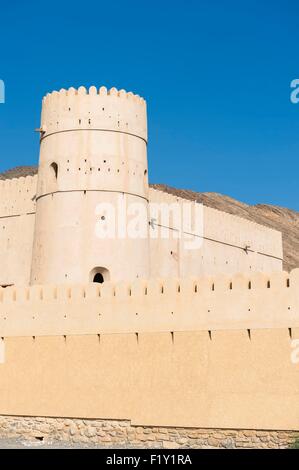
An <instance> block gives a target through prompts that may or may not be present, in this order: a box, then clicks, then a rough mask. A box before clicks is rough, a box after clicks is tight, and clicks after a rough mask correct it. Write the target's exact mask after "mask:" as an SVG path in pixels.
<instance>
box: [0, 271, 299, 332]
mask: <svg viewBox="0 0 299 470" xmlns="http://www.w3.org/2000/svg"><path fill="white" fill-rule="evenodd" d="M277 328H285V329H288V330H289V335H290V337H291V336H292V328H299V269H296V270H294V271H292V272H291V273H286V272H281V273H272V274H269V275H268V274H264V273H253V274H251V275H244V274H240V275H235V276H231V277H230V276H226V275H218V276H214V277H202V278H193V279H191V278H190V279H164V280H163V279H152V280H147V281H146V280H138V281H134V282H132V283H129V282H119V283H112V282H106V283H104V284H102V285H99V284H92V283H91V284H86V285H82V284H80V285H67V284H64V285H44V286H39V285H35V286H31V287H11V288H6V289H0V336H2V337H6V336H39V335H40V336H44V335H46V336H48V335H77V334H102V333H105V334H111V333H150V332H180V331H181V332H182V331H207V332H208V331H210V332H212V331H216V330H242V329H244V330H251V329H277Z"/></svg>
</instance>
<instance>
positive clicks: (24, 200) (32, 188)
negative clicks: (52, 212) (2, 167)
mask: <svg viewBox="0 0 299 470" xmlns="http://www.w3.org/2000/svg"><path fill="white" fill-rule="evenodd" d="M36 189H37V176H26V177H20V178H12V179H6V180H1V181H0V218H4V217H12V216H19V215H24V214H32V213H34V212H35V197H36Z"/></svg>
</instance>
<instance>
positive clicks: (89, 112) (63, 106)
mask: <svg viewBox="0 0 299 470" xmlns="http://www.w3.org/2000/svg"><path fill="white" fill-rule="evenodd" d="M87 129H89V130H102V131H105V130H106V131H113V132H122V133H126V134H132V135H134V136H137V137H140V138H141V139H143V140H145V141H147V119H146V102H145V100H144V99H143V98H141V97H140V96H139V95H135V94H133V93H131V92H126V91H125V90H117V89H116V88H114V87H113V88H111V89H110V90H107V88H106V87H104V86H102V87H101V88H99V89H97V88H96V87H95V86H92V87H90V88H89V89H88V90H87V89H86V88H85V87H83V86H81V87H79V88H78V90H76V89H75V88H69V89H68V90H64V89H62V90H60V91H59V92H57V91H53V92H52V93H50V94H48V95H46V96H45V97H44V99H43V104H42V119H41V138H42V139H44V138H46V137H47V136H48V135H50V134H53V133H56V132H61V131H64V132H66V131H71V130H87Z"/></svg>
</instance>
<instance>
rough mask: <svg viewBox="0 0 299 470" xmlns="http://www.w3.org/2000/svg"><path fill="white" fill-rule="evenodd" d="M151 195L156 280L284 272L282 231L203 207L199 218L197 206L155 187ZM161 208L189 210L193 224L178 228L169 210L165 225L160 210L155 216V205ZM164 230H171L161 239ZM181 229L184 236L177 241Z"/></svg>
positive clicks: (178, 224) (151, 231) (153, 262)
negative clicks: (166, 228) (162, 278)
mask: <svg viewBox="0 0 299 470" xmlns="http://www.w3.org/2000/svg"><path fill="white" fill-rule="evenodd" d="M149 194H150V219H151V220H152V224H151V229H150V244H151V275H152V277H159V276H160V277H171V276H173V275H176V276H177V277H183V278H184V277H188V276H201V275H204V274H208V275H213V274H217V273H227V274H236V273H239V272H251V271H252V272H253V271H261V272H271V271H273V272H275V271H282V261H283V249H282V234H281V232H278V231H276V230H273V229H270V228H268V227H264V226H263V225H260V224H256V223H254V222H251V221H248V220H246V219H243V218H241V217H236V216H234V215H231V214H228V213H226V212H222V211H219V210H217V209H213V208H210V207H207V206H202V205H200V206H201V210H199V211H198V213H197V215H196V212H195V210H194V208H195V207H196V206H199V204H197V203H194V202H191V201H187V200H185V199H183V198H179V197H176V196H173V195H171V194H167V193H164V192H163V191H159V190H156V189H152V188H151V189H150V192H149ZM159 204H160V205H162V206H163V204H164V205H166V206H168V207H169V208H171V206H172V205H176V204H178V206H180V207H183V206H185V207H186V206H188V207H190V208H191V209H190V210H191V212H190V213H191V214H192V220H191V223H190V224H189V226H188V224H186V226H184V222H183V223H182V224H181V225H180V223H178V220H179V219H176V218H175V216H174V217H173V216H172V214H173V213H174V212H173V213H172V212H171V210H170V211H169V213H170V217H169V219H168V220H167V217H164V216H162V215H161V214H162V210H163V209H162V208H161V212H160V214H159V212H158V217H157V216H156V209H153V206H155V205H158V207H159ZM173 210H174V211H175V209H173ZM184 210H185V209H181V215H182V218H181V220H182V221H183V214H184ZM166 212H167V211H166ZM185 213H186V214H187V213H188V212H187V211H186V212H185ZM195 217H197V219H198V223H195ZM161 227H170V229H171V230H170V231H169V236H165V237H164V238H163V234H162V236H161V233H162V232H161ZM180 229H182V231H183V234H182V236H179V237H176V234H177V233H178V232H179V230H180ZM155 234H156V235H155Z"/></svg>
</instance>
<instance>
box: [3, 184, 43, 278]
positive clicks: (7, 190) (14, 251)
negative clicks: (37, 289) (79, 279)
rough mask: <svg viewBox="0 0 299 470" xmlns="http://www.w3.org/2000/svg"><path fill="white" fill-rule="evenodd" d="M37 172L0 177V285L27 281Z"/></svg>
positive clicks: (29, 266)
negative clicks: (15, 176) (12, 176)
mask: <svg viewBox="0 0 299 470" xmlns="http://www.w3.org/2000/svg"><path fill="white" fill-rule="evenodd" d="M36 184H37V177H36V176H27V177H25V178H23V177H21V178H14V179H7V180H2V181H0V285H1V286H5V285H10V284H17V285H28V284H29V280H30V268H31V258H32V245H33V233H34V221H35V196H36Z"/></svg>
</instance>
